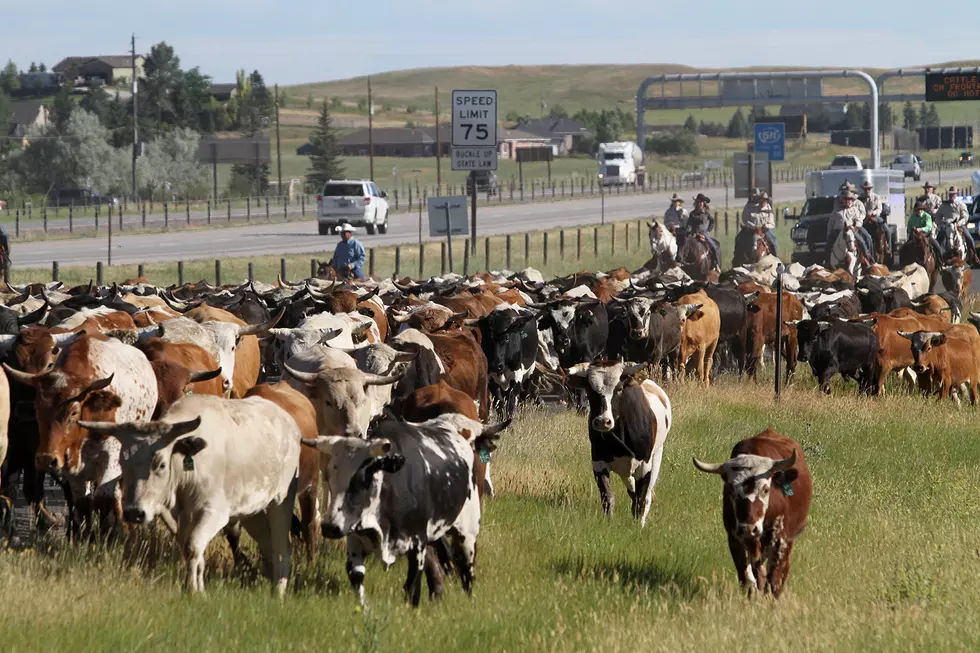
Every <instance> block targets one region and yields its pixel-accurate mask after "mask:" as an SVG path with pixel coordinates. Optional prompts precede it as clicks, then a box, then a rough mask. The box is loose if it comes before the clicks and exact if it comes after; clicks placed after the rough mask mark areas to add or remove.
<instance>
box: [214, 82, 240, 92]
mask: <svg viewBox="0 0 980 653" xmlns="http://www.w3.org/2000/svg"><path fill="white" fill-rule="evenodd" d="M237 90H238V84H235V83H232V84H214V83H212V84H211V94H212V95H231V94H232V93H234V92H235V91H237Z"/></svg>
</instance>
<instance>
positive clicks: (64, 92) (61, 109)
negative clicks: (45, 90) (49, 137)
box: [51, 86, 75, 134]
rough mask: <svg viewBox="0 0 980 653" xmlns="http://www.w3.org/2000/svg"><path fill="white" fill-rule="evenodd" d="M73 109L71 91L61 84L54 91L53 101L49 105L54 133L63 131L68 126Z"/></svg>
mask: <svg viewBox="0 0 980 653" xmlns="http://www.w3.org/2000/svg"><path fill="white" fill-rule="evenodd" d="M74 111H75V103H74V102H73V101H72V99H71V92H70V91H69V90H68V87H67V86H62V87H61V88H60V89H58V92H57V93H55V96H54V102H53V103H52V105H51V120H52V122H53V123H54V130H55V132H56V133H59V134H60V133H63V132H64V131H65V129H66V128H67V127H68V121H69V120H70V119H71V115H72V113H73V112H74Z"/></svg>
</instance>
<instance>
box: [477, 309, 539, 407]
mask: <svg viewBox="0 0 980 653" xmlns="http://www.w3.org/2000/svg"><path fill="white" fill-rule="evenodd" d="M537 318H538V314H537V313H532V312H530V311H527V310H523V309H519V308H516V307H511V306H500V307H498V308H497V309H496V310H494V311H493V312H491V313H490V314H489V315H487V316H486V317H483V318H481V319H480V320H478V321H477V323H478V324H479V327H480V334H481V340H482V343H481V346H482V347H483V353H484V354H486V357H487V371H488V377H489V382H490V383H489V386H490V394H491V397H492V400H493V402H494V403H495V404H497V405H498V406H500V407H502V408H504V410H505V411H506V414H507V415H513V412H514V410H515V409H516V407H517V399H518V395H520V394H523V392H524V391H526V390H527V382H528V380H529V377H530V375H531V372H532V371H533V370H534V361H535V359H536V358H537V355H538V329H537V325H536V324H535V321H536V320H537Z"/></svg>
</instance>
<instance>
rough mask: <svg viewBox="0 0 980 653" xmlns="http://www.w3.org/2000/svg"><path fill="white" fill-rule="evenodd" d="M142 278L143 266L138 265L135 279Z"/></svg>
mask: <svg viewBox="0 0 980 653" xmlns="http://www.w3.org/2000/svg"><path fill="white" fill-rule="evenodd" d="M142 276H143V264H142V263H140V264H139V265H137V266H136V277H137V278H139V277H142Z"/></svg>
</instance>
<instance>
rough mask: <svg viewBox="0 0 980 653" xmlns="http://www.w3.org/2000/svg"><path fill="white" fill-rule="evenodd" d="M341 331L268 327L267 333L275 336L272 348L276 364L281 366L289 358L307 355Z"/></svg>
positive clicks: (305, 356)
mask: <svg viewBox="0 0 980 653" xmlns="http://www.w3.org/2000/svg"><path fill="white" fill-rule="evenodd" d="M341 332H342V329H288V328H283V329H270V330H269V333H271V334H272V335H274V336H275V341H274V344H273V349H274V351H275V362H276V365H278V366H279V367H282V364H283V363H285V362H286V361H288V360H289V359H291V358H307V357H309V356H310V354H311V353H312V352H315V351H316V350H317V349H319V348H320V346H321V345H325V344H326V343H327V342H329V341H330V340H332V339H334V338H336V337H337V336H339V335H340V334H341Z"/></svg>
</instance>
